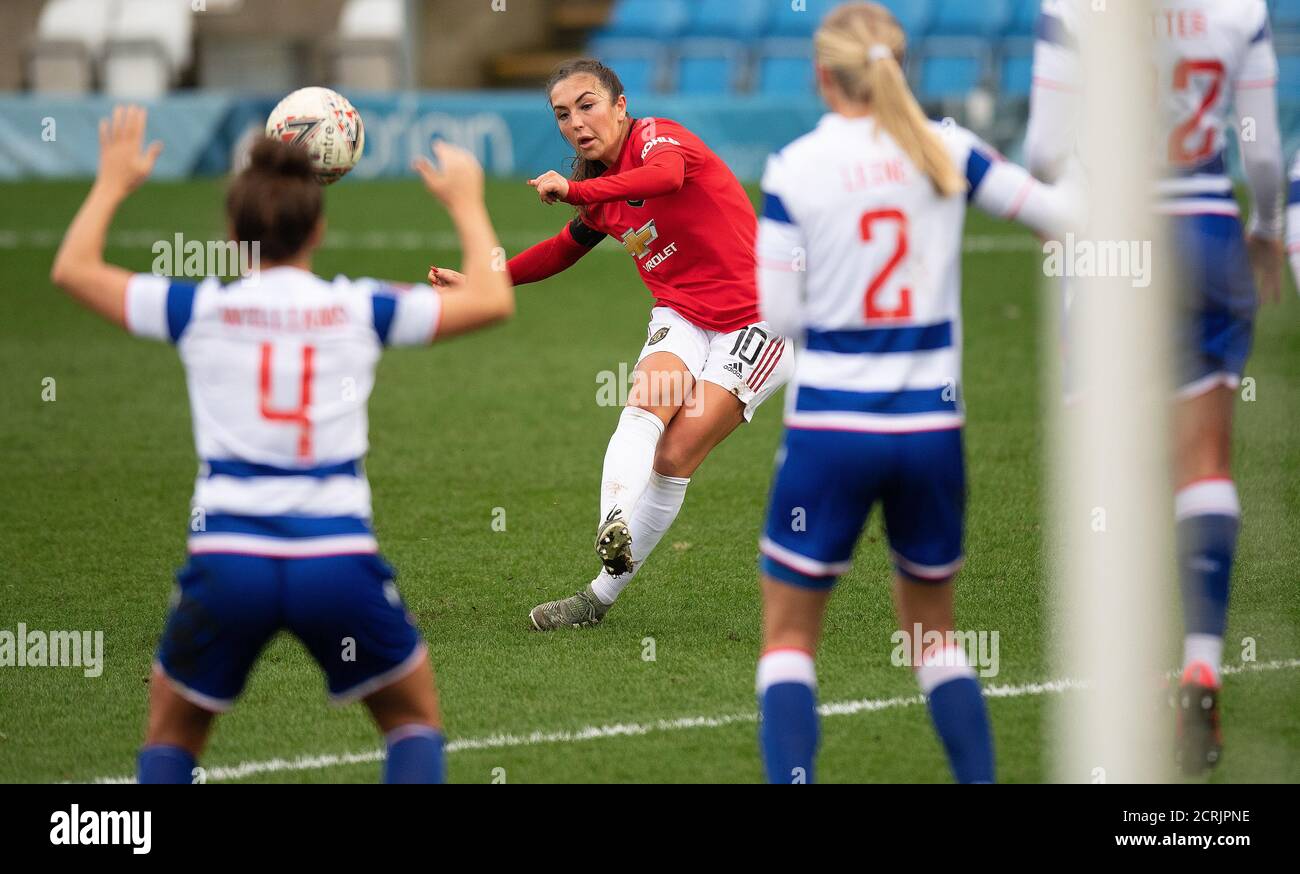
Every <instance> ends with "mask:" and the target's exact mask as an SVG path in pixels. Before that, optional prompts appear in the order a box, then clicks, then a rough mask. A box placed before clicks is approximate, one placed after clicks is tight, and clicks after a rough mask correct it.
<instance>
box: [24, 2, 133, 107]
mask: <svg viewBox="0 0 1300 874" xmlns="http://www.w3.org/2000/svg"><path fill="white" fill-rule="evenodd" d="M111 9H112V6H111V4H109V3H105V2H103V0H51V2H49V3H47V4H46V5H45V7H44V8H43V9H41V15H40V19H39V20H38V21H37V24H36V35H35V37H34V38H33V40H32V45H31V50H30V53H29V55H28V69H27V76H28V80H29V81H30V82H31V84H32V90H33V91H36V92H39V93H42V94H56V93H57V94H85V93H87V92H89V91H91V90H93V89H94V87H95V83H96V79H97V68H98V66H99V61H100V57H101V55H102V53H103V50H104V43H105V41H106V40H107V39H108V26H109V13H110V11H111Z"/></svg>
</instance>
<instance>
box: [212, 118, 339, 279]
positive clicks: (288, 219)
mask: <svg viewBox="0 0 1300 874" xmlns="http://www.w3.org/2000/svg"><path fill="white" fill-rule="evenodd" d="M322 200H323V197H322V194H321V186H320V183H319V182H317V181H316V171H315V170H313V169H312V165H311V156H310V155H308V154H307V150H306V149H304V148H303V147H302V146H296V145H293V144H291V143H285V142H281V141H280V140H275V139H270V138H267V139H259V140H258V141H257V142H256V143H255V144H254V145H253V149H252V152H251V153H250V155H249V164H248V166H247V167H246V168H244V170H243V171H242V172H241V173H240V174H239V175H238V176H236V177H235V179H234V181H233V182H231V183H230V189H229V190H228V191H227V192H226V215H227V216H228V217H229V219H230V225H231V228H232V229H233V231H234V236H235V239H236V240H237V241H238V242H241V243H253V242H256V243H258V244H259V246H260V247H261V257H262V258H264V259H266V260H267V261H273V262H274V261H287V260H289V259H291V258H293V257H294V256H296V255H298V254H300V253H301V252H302V250H303V248H304V247H305V246H306V245H307V241H308V240H309V239H310V238H311V234H312V231H314V230H315V229H316V225H317V223H318V222H319V221H320V217H321V208H322Z"/></svg>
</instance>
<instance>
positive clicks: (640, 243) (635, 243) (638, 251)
mask: <svg viewBox="0 0 1300 874" xmlns="http://www.w3.org/2000/svg"><path fill="white" fill-rule="evenodd" d="M620 239H621V240H622V241H623V248H624V249H627V253H628V254H629V255H635V256H636V257H638V258H644V257H645V256H646V255H649V254H650V244H651V243H653V242H654V241H655V240H657V239H659V232H658V231H657V230H655V220H654V219H650V221H648V222H646V223H645V224H643V225H642V226H641V227H640V228H638V229H637V230H635V231H634V230H632V229H631V228H628V229H627V231H625V232H624V233H623V236H622V237H620Z"/></svg>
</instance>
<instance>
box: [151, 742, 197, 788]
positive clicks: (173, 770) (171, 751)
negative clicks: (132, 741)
mask: <svg viewBox="0 0 1300 874" xmlns="http://www.w3.org/2000/svg"><path fill="white" fill-rule="evenodd" d="M194 765H195V760H194V756H192V755H190V752H189V750H186V749H182V748H181V747H178V746H172V745H171V744H150V745H149V746H147V747H141V748H140V754H139V755H138V756H137V757H136V780H137V781H138V782H140V783H193V782H194Z"/></svg>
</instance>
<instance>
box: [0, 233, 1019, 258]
mask: <svg viewBox="0 0 1300 874" xmlns="http://www.w3.org/2000/svg"><path fill="white" fill-rule="evenodd" d="M556 231H557V228H545V229H542V230H537V231H504V232H502V233H501V235H500V239H501V243H502V244H503V245H505V244H509V246H510V248H511V249H515V250H519V249H524V248H527V247H528V246H531V245H533V244H534V243H536V242H538V241H540V240H544V239H547V238H549V237H552V236H554V235H555V233H556ZM176 233H177V232H176V231H174V230H173V231H162V230H128V231H114V232H113V233H110V234H109V235H108V245H109V246H110V247H112V248H118V249H141V250H144V251H147V252H152V251H153V247H154V245H155V244H157V243H160V242H162V243H166V244H167V245H174V241H175V239H176ZM63 234H64V232H63V230H62V229H50V228H33V229H23V230H0V249H52V248H54V247H55V246H58V245H59V241H60V240H62V239H63ZM183 239H184V241H185V242H186V243H188V242H190V241H191V240H197V241H199V242H201V243H203V244H205V245H206V243H207V242H208V240H206V239H205V238H203V237H192V236H189V235H184V236H183ZM1041 247H1042V244H1040V243H1039V242H1038V241H1037V240H1035V239H1034V238H1033V237H1031V236H1028V235H1025V234H971V235H969V236H967V237H966V238H965V239H964V240H963V241H962V250H963V251H965V252H967V253H969V254H975V255H981V254H986V253H989V252H1032V251H1038V250H1040V249H1041ZM325 248H326V249H355V250H378V251H389V252H392V251H396V252H433V251H448V250H452V251H454V250H456V249H459V248H460V239H459V238H458V237H457V236H456V234H455V233H454V232H452V231H419V230H373V231H346V230H330V231H328V232H327V233H326V235H325ZM595 251H596V252H600V253H603V254H607V255H608V254H619V246H618V245H617V244H616V243H607V244H605V245H603V246H597V247H596V249H595Z"/></svg>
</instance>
